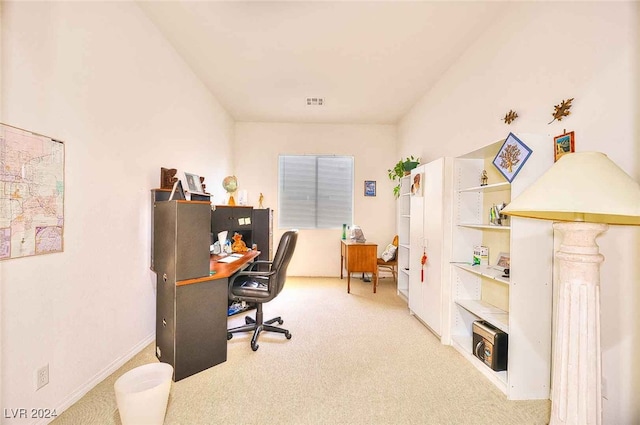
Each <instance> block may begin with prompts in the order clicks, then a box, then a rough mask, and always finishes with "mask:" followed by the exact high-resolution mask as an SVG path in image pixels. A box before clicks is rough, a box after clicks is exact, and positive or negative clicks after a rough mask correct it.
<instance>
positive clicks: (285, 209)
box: [278, 155, 353, 229]
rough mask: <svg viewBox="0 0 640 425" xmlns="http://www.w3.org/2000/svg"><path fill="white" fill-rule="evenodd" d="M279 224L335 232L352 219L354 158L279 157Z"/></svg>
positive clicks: (325, 156)
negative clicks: (333, 230)
mask: <svg viewBox="0 0 640 425" xmlns="http://www.w3.org/2000/svg"><path fill="white" fill-rule="evenodd" d="M278 184H279V193H278V204H279V205H278V217H279V219H278V225H279V227H281V228H298V229H334V228H341V227H342V224H343V223H351V222H352V219H353V157H351V156H329V155H280V158H279V175H278Z"/></svg>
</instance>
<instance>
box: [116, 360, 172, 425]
mask: <svg viewBox="0 0 640 425" xmlns="http://www.w3.org/2000/svg"><path fill="white" fill-rule="evenodd" d="M172 376H173V367H172V366H171V365H170V364H167V363H150V364H146V365H144V366H139V367H136V368H135V369H131V370H130V371H128V372H127V373H125V374H124V375H122V376H121V377H120V378H118V380H117V381H116V383H115V384H114V389H115V392H116V402H117V404H118V410H119V411H120V419H121V420H122V425H162V424H163V423H164V415H165V413H166V412H167V404H168V401H169V391H170V390H171V378H172Z"/></svg>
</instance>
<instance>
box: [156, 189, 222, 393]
mask: <svg viewBox="0 0 640 425" xmlns="http://www.w3.org/2000/svg"><path fill="white" fill-rule="evenodd" d="M164 195H165V194H164V191H162V190H154V191H152V199H153V200H154V204H153V236H152V250H153V251H152V263H151V264H152V267H151V268H152V270H154V271H155V272H156V274H157V297H156V357H157V358H158V359H159V360H160V361H161V362H164V363H169V364H171V365H172V366H173V368H174V375H173V379H174V380H175V381H178V380H180V379H183V378H186V377H188V376H191V375H193V374H195V373H198V372H200V371H203V370H205V369H208V368H210V367H212V366H215V365H217V364H219V363H222V362H225V361H226V360H227V299H228V294H227V291H228V288H227V279H215V276H210V275H209V270H210V255H209V245H210V234H209V230H210V223H211V204H210V203H209V202H208V201H184V200H174V201H165V200H158V199H163V198H164V199H166V198H165V197H164Z"/></svg>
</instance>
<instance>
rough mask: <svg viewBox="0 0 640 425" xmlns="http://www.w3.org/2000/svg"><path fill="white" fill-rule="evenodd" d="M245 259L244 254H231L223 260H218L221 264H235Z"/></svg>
mask: <svg viewBox="0 0 640 425" xmlns="http://www.w3.org/2000/svg"><path fill="white" fill-rule="evenodd" d="M242 257H243V255H242V254H231V255H228V256H226V257H223V258H218V260H217V261H218V262H219V263H233V262H234V261H236V260H239V259H241V258H242Z"/></svg>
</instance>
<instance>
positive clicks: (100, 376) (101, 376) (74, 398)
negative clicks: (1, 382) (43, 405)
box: [33, 332, 156, 425]
mask: <svg viewBox="0 0 640 425" xmlns="http://www.w3.org/2000/svg"><path fill="white" fill-rule="evenodd" d="M155 339H156V333H155V332H152V333H151V334H150V335H148V336H147V337H145V338H144V339H143V340H142V341H140V342H139V343H137V344H136V345H135V346H133V347H132V348H131V350H129V351H127V352H126V353H125V354H123V355H122V356H120V357H119V358H117V359H115V360H114V361H113V362H111V363H110V364H109V365H108V366H107V367H105V368H104V369H102V370H101V371H100V372H98V373H97V374H96V375H95V376H94V377H93V378H91V379H90V380H89V381H88V382H87V383H86V384H84V385H82V386H81V387H80V388H78V389H77V390H75V391H74V392H73V393H71V394H70V395H69V396H68V397H66V398H65V399H64V400H63V401H62V403H60V405H58V406H57V407H56V413H57V414H58V415H60V414H61V413H62V412H64V411H65V410H67V409H68V408H69V407H71V406H72V405H73V404H74V403H76V402H78V400H80V399H81V398H82V397H84V395H85V394H87V393H88V392H89V391H91V390H92V389H93V388H94V387H95V386H96V385H98V384H99V383H100V382H102V381H104V380H105V379H106V378H107V377H108V376H109V375H111V374H112V373H113V372H115V371H116V370H118V369H120V367H122V365H124V364H125V363H126V362H128V361H129V360H131V359H132V358H133V356H135V355H136V354H138V353H139V352H140V351H142V350H143V349H144V348H145V347H146V346H147V345H149V344H151V343H152V342H153V341H155ZM54 419H55V418H50V419H40V420H38V421H36V422H33V425H46V424H48V423H50V422H52V421H53V420H54Z"/></svg>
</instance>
